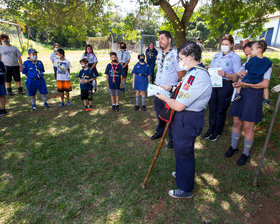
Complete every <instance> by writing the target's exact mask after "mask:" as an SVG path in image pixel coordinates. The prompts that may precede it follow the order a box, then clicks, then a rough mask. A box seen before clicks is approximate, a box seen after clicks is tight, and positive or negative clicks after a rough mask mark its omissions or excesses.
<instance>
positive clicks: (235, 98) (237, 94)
mask: <svg viewBox="0 0 280 224" xmlns="http://www.w3.org/2000/svg"><path fill="white" fill-rule="evenodd" d="M240 99H241V95H240V93H236V94H235V97H234V98H233V101H238V100H240Z"/></svg>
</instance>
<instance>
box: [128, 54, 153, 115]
mask: <svg viewBox="0 0 280 224" xmlns="http://www.w3.org/2000/svg"><path fill="white" fill-rule="evenodd" d="M138 59H139V62H138V63H137V64H136V65H135V66H134V68H133V70H132V74H133V81H132V88H133V89H135V90H136V105H135V107H134V111H137V110H139V101H140V94H141V96H142V110H143V111H145V110H146V105H145V101H146V99H145V97H146V96H145V95H146V91H147V88H148V83H149V82H150V76H151V69H150V66H149V65H148V64H147V63H146V62H145V55H144V54H143V53H141V54H139V55H138Z"/></svg>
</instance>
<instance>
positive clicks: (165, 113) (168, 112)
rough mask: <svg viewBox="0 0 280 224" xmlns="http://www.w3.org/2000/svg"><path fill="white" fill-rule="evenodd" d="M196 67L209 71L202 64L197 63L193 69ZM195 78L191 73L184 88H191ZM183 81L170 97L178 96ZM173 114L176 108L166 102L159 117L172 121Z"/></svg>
mask: <svg viewBox="0 0 280 224" xmlns="http://www.w3.org/2000/svg"><path fill="white" fill-rule="evenodd" d="M195 68H198V69H201V70H203V71H206V72H207V73H208V71H207V69H205V68H203V67H201V66H200V65H196V66H194V67H193V69H195ZM193 69H190V70H189V71H188V72H187V73H186V75H188V74H189V73H190V72H191V71H192V70H193ZM208 75H209V73H208ZM194 79H195V76H192V75H190V77H189V78H188V80H187V82H186V83H185V84H184V86H183V89H184V90H188V89H189V88H190V86H191V85H192V84H193V82H194ZM182 83H183V81H182V80H181V81H180V82H179V83H178V85H177V87H176V89H175V91H173V92H172V95H171V97H170V98H171V99H176V98H177V95H178V93H179V90H180V89H181V87H182ZM173 114H174V110H172V109H171V108H170V107H169V106H168V104H167V103H165V105H164V107H163V108H162V110H161V112H160V114H159V118H160V119H161V120H163V121H166V122H168V123H170V122H171V121H172V117H173Z"/></svg>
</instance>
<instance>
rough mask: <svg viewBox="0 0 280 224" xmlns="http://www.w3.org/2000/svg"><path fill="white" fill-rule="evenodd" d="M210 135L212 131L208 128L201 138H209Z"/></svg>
mask: <svg viewBox="0 0 280 224" xmlns="http://www.w3.org/2000/svg"><path fill="white" fill-rule="evenodd" d="M211 135H212V132H211V130H210V129H208V130H207V132H206V133H205V135H203V138H204V139H209V138H210V136H211Z"/></svg>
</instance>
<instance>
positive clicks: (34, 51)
mask: <svg viewBox="0 0 280 224" xmlns="http://www.w3.org/2000/svg"><path fill="white" fill-rule="evenodd" d="M32 53H39V52H38V51H36V49H32V48H29V49H28V54H32Z"/></svg>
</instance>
